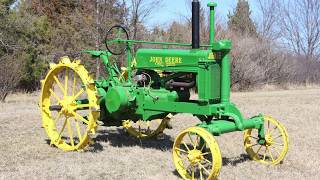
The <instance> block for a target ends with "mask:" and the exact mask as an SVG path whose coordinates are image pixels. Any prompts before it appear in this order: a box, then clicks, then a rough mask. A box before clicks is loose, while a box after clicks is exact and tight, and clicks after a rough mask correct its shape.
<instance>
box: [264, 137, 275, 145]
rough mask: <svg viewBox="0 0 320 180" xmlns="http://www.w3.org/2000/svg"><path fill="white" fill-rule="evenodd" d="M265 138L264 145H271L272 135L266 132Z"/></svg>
mask: <svg viewBox="0 0 320 180" xmlns="http://www.w3.org/2000/svg"><path fill="white" fill-rule="evenodd" d="M265 140H266V146H271V145H272V142H273V137H272V135H271V134H267V135H266V137H265Z"/></svg>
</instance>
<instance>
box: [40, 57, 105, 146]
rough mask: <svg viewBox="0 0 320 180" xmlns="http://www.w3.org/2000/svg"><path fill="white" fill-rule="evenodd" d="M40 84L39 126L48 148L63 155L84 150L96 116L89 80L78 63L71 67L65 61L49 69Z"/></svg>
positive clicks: (96, 106)
mask: <svg viewBox="0 0 320 180" xmlns="http://www.w3.org/2000/svg"><path fill="white" fill-rule="evenodd" d="M41 82H42V91H41V100H40V108H41V112H42V125H43V127H44V128H45V130H46V133H47V135H48V137H49V139H50V144H51V145H55V146H56V147H58V148H60V149H62V150H64V151H73V150H81V149H83V148H85V147H86V146H87V145H88V144H89V142H90V138H89V135H90V134H94V133H95V130H96V127H97V124H96V121H97V119H98V116H99V113H98V110H99V106H98V105H97V98H96V93H95V85H94V82H93V80H92V78H91V77H90V76H89V75H88V72H87V71H86V70H85V68H84V67H83V66H82V65H80V61H75V62H72V63H71V61H70V59H69V58H67V57H64V58H62V59H61V61H60V63H59V64H51V65H50V71H49V73H48V74H47V76H46V78H45V80H43V81H41ZM80 101H81V102H82V103H80Z"/></svg>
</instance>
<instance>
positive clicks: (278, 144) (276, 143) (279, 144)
mask: <svg viewBox="0 0 320 180" xmlns="http://www.w3.org/2000/svg"><path fill="white" fill-rule="evenodd" d="M272 144H275V145H277V146H284V144H281V143H278V142H272Z"/></svg>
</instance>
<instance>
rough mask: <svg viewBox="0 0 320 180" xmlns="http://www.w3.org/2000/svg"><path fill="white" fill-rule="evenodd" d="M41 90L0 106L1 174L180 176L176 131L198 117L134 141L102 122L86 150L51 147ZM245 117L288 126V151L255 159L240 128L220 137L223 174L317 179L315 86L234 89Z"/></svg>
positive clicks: (319, 130) (318, 97) (319, 94)
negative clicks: (268, 159) (280, 158)
mask: <svg viewBox="0 0 320 180" xmlns="http://www.w3.org/2000/svg"><path fill="white" fill-rule="evenodd" d="M37 96H38V94H29V95H24V94H19V95H11V96H10V97H8V100H7V103H5V104H0V108H1V111H0V122H1V125H0V137H1V138H0V145H1V146H0V155H1V160H0V179H89V178H90V179H91V178H96V179H130V180H131V179H132V180H133V179H148V180H149V179H150V180H158V179H179V176H178V175H177V173H176V172H175V168H174V166H173V163H172V159H171V146H172V142H173V139H174V137H175V135H176V134H177V133H178V132H180V131H181V130H182V129H184V128H186V127H189V126H192V125H194V124H195V123H196V122H197V121H196V119H195V118H193V117H192V116H190V115H187V114H182V115H177V116H175V117H174V120H173V126H174V129H173V130H166V131H165V134H164V135H162V136H161V137H160V138H159V139H158V140H149V141H143V142H141V141H139V140H136V139H134V138H131V137H129V136H127V134H126V133H124V132H123V131H122V129H121V128H105V127H101V128H99V132H98V134H97V136H96V137H95V139H94V140H95V144H94V145H93V146H92V147H90V148H89V151H86V152H71V153H64V152H61V151H60V150H58V149H56V148H53V147H50V146H49V145H48V144H47V141H46V140H47V137H46V135H45V133H44V130H43V129H41V123H40V122H41V120H40V113H39V111H38V107H37V103H38V97H37ZM232 100H233V102H235V103H236V104H237V105H238V107H239V108H240V109H241V110H242V112H243V113H244V115H245V116H246V117H249V116H253V115H256V114H258V113H260V112H263V113H266V114H270V115H273V116H274V117H276V118H278V119H279V120H280V121H281V122H282V123H283V124H284V125H285V126H286V128H287V130H288V133H289V138H290V146H289V152H288V154H287V157H286V159H285V161H284V162H283V164H281V165H279V166H276V167H272V166H265V165H261V164H259V163H256V162H252V161H250V160H249V159H248V157H247V155H246V154H245V152H244V150H243V146H242V143H243V140H242V133H241V132H237V133H231V134H226V135H223V136H221V137H217V140H218V142H219V145H220V148H221V152H222V157H223V167H222V169H221V174H220V179H320V171H319V167H320V160H319V158H320V144H319V143H320V121H319V115H320V89H308V90H287V91H269V92H266V91H265V92H251V93H233V96H232Z"/></svg>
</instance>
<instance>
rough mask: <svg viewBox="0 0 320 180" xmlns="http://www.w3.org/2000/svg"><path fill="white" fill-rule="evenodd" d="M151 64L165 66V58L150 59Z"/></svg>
mask: <svg viewBox="0 0 320 180" xmlns="http://www.w3.org/2000/svg"><path fill="white" fill-rule="evenodd" d="M150 62H151V63H154V64H155V65H157V66H163V64H164V63H163V58H162V57H150Z"/></svg>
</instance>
